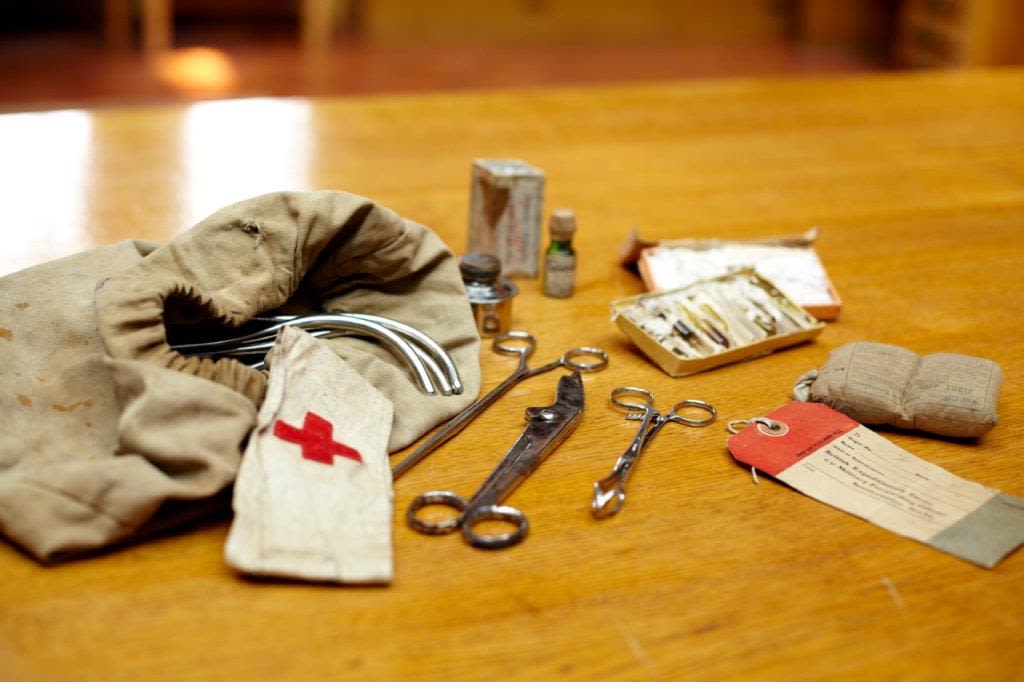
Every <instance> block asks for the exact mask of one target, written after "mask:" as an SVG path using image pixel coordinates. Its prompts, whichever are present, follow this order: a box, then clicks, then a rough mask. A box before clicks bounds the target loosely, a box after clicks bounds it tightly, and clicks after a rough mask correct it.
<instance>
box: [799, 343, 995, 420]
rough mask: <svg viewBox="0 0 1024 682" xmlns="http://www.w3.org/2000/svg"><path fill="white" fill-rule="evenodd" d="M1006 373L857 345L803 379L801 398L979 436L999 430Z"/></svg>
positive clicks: (949, 357) (988, 364) (960, 360)
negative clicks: (996, 427)
mask: <svg viewBox="0 0 1024 682" xmlns="http://www.w3.org/2000/svg"><path fill="white" fill-rule="evenodd" d="M1002 384H1003V370H1002V369H1001V368H1000V367H999V365H998V364H996V363H995V362H992V361H991V360H986V359H985V358H976V357H971V356H968V355H957V354H954V353H933V354H931V355H924V356H921V355H918V354H917V353H914V352H913V351H910V350H907V349H906V348H902V347H900V346H893V345H889V344H885V343H871V342H868V341H857V342H855V343H848V344H846V345H844V346H840V347H839V348H837V349H835V350H834V351H832V353H830V354H829V357H828V361H827V362H826V363H825V366H824V367H822V368H821V369H820V370H812V371H810V372H808V373H806V374H804V375H803V376H802V377H800V379H799V380H798V381H797V384H796V387H795V388H794V389H793V395H794V397H795V398H796V399H797V400H801V401H804V402H813V403H824V404H825V405H828V406H829V407H831V408H833V409H835V410H838V411H840V412H842V413H843V414H846V415H848V416H850V417H852V418H854V419H856V420H857V421H859V422H861V423H862V424H868V425H880V424H887V425H890V426H896V427H899V428H903V429H917V430H919V431H927V432H929V433H935V434H938V435H940V436H952V437H954V438H977V437H979V436H981V435H983V434H985V433H987V432H988V431H989V430H991V429H992V427H993V426H995V425H996V422H997V421H998V415H997V414H996V403H997V402H998V400H999V389H1000V387H1001V386H1002Z"/></svg>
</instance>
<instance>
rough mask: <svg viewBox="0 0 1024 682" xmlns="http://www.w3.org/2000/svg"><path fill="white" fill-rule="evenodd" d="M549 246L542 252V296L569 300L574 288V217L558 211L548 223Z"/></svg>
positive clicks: (572, 214) (568, 213)
mask: <svg viewBox="0 0 1024 682" xmlns="http://www.w3.org/2000/svg"><path fill="white" fill-rule="evenodd" d="M548 232H549V233H550V234H551V244H550V245H548V249H547V251H545V252H544V295H545V296H551V297H552V298H569V297H570V296H572V293H573V290H574V289H575V287H576V250H575V249H573V248H572V236H573V234H575V232H576V215H575V214H574V213H573V212H572V211H570V210H568V209H564V208H562V209H559V210H557V211H555V212H553V213H552V214H551V220H550V221H548Z"/></svg>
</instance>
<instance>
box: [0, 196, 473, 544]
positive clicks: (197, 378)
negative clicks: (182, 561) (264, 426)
mask: <svg viewBox="0 0 1024 682" xmlns="http://www.w3.org/2000/svg"><path fill="white" fill-rule="evenodd" d="M277 309H281V310H285V311H287V312H293V313H302V312H312V311H320V310H325V311H329V312H343V311H352V312H365V313H373V314H380V315H386V316H388V317H392V318H394V319H397V320H400V321H402V322H406V323H408V324H411V325H413V326H415V327H418V328H419V329H421V330H422V331H423V332H425V333H427V334H429V335H430V336H432V337H434V339H436V340H437V341H438V342H439V343H441V345H443V346H444V347H445V348H446V349H448V351H449V352H450V353H451V355H452V357H453V359H454V360H455V362H456V364H457V366H458V368H459V371H460V373H461V376H462V380H463V383H464V385H465V391H464V392H463V394H462V395H459V396H426V395H424V394H422V393H420V391H419V390H418V389H417V387H416V386H415V384H414V383H413V381H412V379H411V377H410V376H409V375H408V374H407V371H406V370H405V368H404V366H402V365H400V363H399V361H398V360H396V359H395V358H394V357H393V356H392V355H391V353H390V352H389V351H388V350H386V349H384V348H382V347H380V346H378V345H375V344H373V343H371V342H368V341H363V340H360V339H353V338H339V339H332V340H330V341H328V342H327V343H330V345H331V347H332V348H333V349H334V350H335V352H337V353H338V355H339V356H341V357H342V358H343V359H344V360H346V361H347V362H348V363H349V364H350V365H351V366H352V367H354V368H355V369H356V371H358V372H359V373H360V374H362V375H363V376H364V377H365V378H366V379H367V380H368V381H369V382H370V383H371V384H373V385H374V386H376V387H377V388H378V389H379V390H380V391H381V392H382V393H383V394H384V395H385V396H387V398H388V399H390V400H391V401H392V402H393V403H394V405H395V410H394V421H393V427H392V431H391V438H390V441H389V443H388V449H389V451H394V450H397V449H399V448H402V447H404V446H405V445H408V444H409V443H411V442H412V441H413V440H415V439H416V438H418V437H419V436H420V435H422V434H423V433H424V432H425V431H426V430H428V429H429V428H431V427H432V426H434V425H435V424H437V423H439V422H440V421H442V420H444V419H447V418H449V417H451V416H452V415H453V414H455V413H456V412H458V411H459V410H460V409H462V408H463V407H465V406H466V405H467V404H468V403H469V402H471V401H472V400H473V399H474V397H475V396H476V395H477V393H478V392H479V390H480V367H479V355H478V354H479V345H480V341H479V337H478V336H477V334H476V328H475V326H474V323H473V316H472V313H471V311H470V308H469V304H468V302H467V299H466V294H465V290H464V288H463V285H462V281H461V278H460V276H459V272H458V266H457V264H456V261H455V259H454V257H453V256H452V254H451V252H450V251H449V250H448V248H447V247H446V246H445V245H444V243H442V242H441V241H440V239H438V237H437V236H436V235H435V234H434V233H432V232H431V231H430V230H428V229H427V228H425V227H423V226H421V225H418V224H416V223H413V222H411V221H408V220H405V219H403V218H401V217H400V216H398V215H396V214H395V213H393V212H391V211H389V210H387V209H385V208H383V207H381V206H379V205H377V204H374V203H373V202H371V201H369V200H367V199H364V198H362V197H357V196H353V195H350V194H345V193H342V192H298V193H275V194H267V195H264V196H260V197H255V198H253V199H249V200H247V201H243V202H240V203H238V204H234V205H232V206H228V207H226V208H224V209H221V210H220V211H218V212H217V213H215V214H214V215H212V216H210V217H209V218H207V219H206V220H203V221H202V222H201V223H199V224H198V225H196V226H195V227H194V228H193V229H191V230H190V231H188V232H186V233H185V234H183V235H181V236H180V237H179V238H177V239H175V240H174V241H172V242H171V243H169V244H167V245H165V246H162V247H160V246H157V245H155V244H147V243H142V242H122V243H120V244H115V245H112V246H107V247H102V248H99V249H95V250H93V251H89V252H86V253H81V254H78V255H75V256H71V257H69V258H64V259H62V260H58V261H54V262H51V263H46V264H43V265H40V266H37V267H34V268H30V269H28V270H24V271H22V272H18V273H15V274H13V275H9V276H7V277H3V278H0V386H2V387H3V388H2V391H0V531H2V533H3V534H4V535H6V536H7V537H8V538H9V539H10V540H12V541H13V542H15V543H16V544H18V545H19V546H21V547H22V548H24V549H25V550H26V551H27V552H29V553H30V554H32V555H33V556H34V557H36V558H38V559H40V560H43V561H52V560H57V559H61V558H65V557H68V556H72V555H75V554H78V553H82V552H88V551H93V550H97V549H100V548H103V547H107V546H109V545H112V544H114V543H118V542H120V541H124V540H127V539H130V538H133V537H137V536H139V535H141V534H145V533H147V532H151V531H152V530H155V529H159V528H163V527H166V526H168V525H172V524H175V523H178V522H180V521H181V520H183V519H185V518H188V517H191V516H195V515H196V514H198V513H202V512H205V511H207V510H208V509H209V508H210V507H211V504H210V501H211V500H210V498H211V497H212V496H214V495H216V494H217V493H218V492H219V491H222V490H223V489H224V488H225V487H226V486H228V485H229V484H230V483H231V481H232V480H233V478H234V476H235V473H236V471H237V469H238V465H239V459H240V456H241V454H240V453H241V447H242V445H243V443H244V441H245V439H246V437H247V435H248V434H249V431H250V429H251V428H252V426H253V425H254V423H255V418H256V407H257V405H258V404H259V403H260V402H261V400H262V397H263V394H264V391H265V389H266V381H267V380H266V375H265V374H263V373H261V372H257V371H254V370H252V369H250V368H248V367H246V366H244V365H242V364H240V363H238V362H235V361H234V360H220V361H216V362H214V361H212V360H209V359H198V358H184V357H182V356H181V355H179V354H177V353H176V352H174V351H172V350H171V349H170V347H169V346H168V345H167V342H166V336H165V328H164V322H165V320H166V321H167V322H179V323H184V322H192V321H199V320H207V319H208V320H217V321H220V322H222V323H223V324H225V325H239V324H242V323H243V322H245V321H246V320H248V319H249V318H251V317H252V316H253V315H256V314H259V313H262V312H266V311H269V310H277ZM359 416H360V417H361V418H372V415H359Z"/></svg>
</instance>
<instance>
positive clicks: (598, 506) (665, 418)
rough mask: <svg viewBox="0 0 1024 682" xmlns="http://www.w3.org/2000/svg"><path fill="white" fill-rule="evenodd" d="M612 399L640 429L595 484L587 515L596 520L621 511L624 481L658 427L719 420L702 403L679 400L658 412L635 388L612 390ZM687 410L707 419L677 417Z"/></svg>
mask: <svg viewBox="0 0 1024 682" xmlns="http://www.w3.org/2000/svg"><path fill="white" fill-rule="evenodd" d="M627 398H631V399H632V400H628V399H627ZM611 399H612V404H613V405H615V406H616V407H620V408H622V409H624V410H626V411H627V414H626V419H631V420H634V421H639V422H640V429H639V430H638V431H637V434H636V437H635V438H634V439H633V442H632V443H630V444H629V447H628V448H626V451H625V452H623V453H622V455H621V456H620V457H619V459H618V461H616V462H615V467H614V468H613V469H612V473H611V474H609V475H608V476H606V477H604V478H602V479H601V480H600V481H597V482H596V483H594V499H593V500H592V501H591V503H590V512H591V513H592V514H593V515H594V516H595V517H597V518H599V519H601V518H605V517H608V516H612V515H613V514H615V513H616V512H618V511H619V510H620V509H622V505H623V504H625V502H626V481H627V480H628V479H629V475H630V473H632V471H633V466H634V465H635V464H636V461H637V460H638V459H639V458H640V455H641V453H643V451H644V448H646V447H647V446H648V445H649V444H650V442H651V440H652V439H653V438H654V436H655V435H657V433H658V431H660V430H661V427H663V426H665V424H668V423H669V422H676V423H679V424H684V425H686V426H696V427H703V426H707V425H708V424H711V423H712V422H714V421H715V419H716V418H717V417H718V411H717V410H715V408H714V406H712V405H711V404H709V403H706V402H704V401H703V400H681V401H679V402H678V403H676V404H675V405H673V406H672V409H671V410H669V411H668V412H659V411H658V410H656V409H654V394H653V393H651V392H650V391H648V390H647V389H645V388H637V387H635V386H620V387H619V388H616V389H615V390H613V391H612V395H611ZM687 407H694V408H698V409H701V410H704V411H706V412H707V413H708V416H707V417H704V418H703V419H693V418H692V417H684V416H683V415H681V414H679V410H682V409H685V408H687Z"/></svg>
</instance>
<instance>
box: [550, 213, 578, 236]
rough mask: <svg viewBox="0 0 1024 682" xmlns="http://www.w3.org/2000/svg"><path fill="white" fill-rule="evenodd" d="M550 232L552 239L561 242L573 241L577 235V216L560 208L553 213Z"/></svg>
mask: <svg viewBox="0 0 1024 682" xmlns="http://www.w3.org/2000/svg"><path fill="white" fill-rule="evenodd" d="M548 231H549V232H550V233H551V238H552V239H555V240H558V241H560V242H564V241H567V240H569V239H572V236H573V235H574V234H576V214H575V213H573V212H572V211H570V210H569V209H567V208H560V209H558V210H556V211H553V212H552V213H551V220H550V221H549V222H548Z"/></svg>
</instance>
